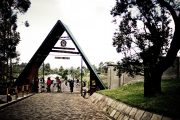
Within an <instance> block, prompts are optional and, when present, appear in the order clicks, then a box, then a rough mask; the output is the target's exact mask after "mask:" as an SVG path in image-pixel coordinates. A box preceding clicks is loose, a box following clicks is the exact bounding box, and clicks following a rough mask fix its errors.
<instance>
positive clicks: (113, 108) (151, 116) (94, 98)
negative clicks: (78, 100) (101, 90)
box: [90, 93, 173, 120]
mask: <svg viewBox="0 0 180 120" xmlns="http://www.w3.org/2000/svg"><path fill="white" fill-rule="evenodd" d="M90 101H91V102H92V103H94V104H96V106H98V107H99V108H100V109H101V110H102V111H103V112H105V113H107V114H108V115H110V116H111V117H113V118H114V119H116V120H173V119H172V118H169V117H166V116H163V115H158V114H155V113H151V112H148V111H144V110H141V109H138V108H135V107H131V106H129V105H127V104H124V103H122V102H119V101H116V100H113V99H111V98H109V97H107V96H104V95H101V94H98V93H93V94H92V95H91V96H90Z"/></svg>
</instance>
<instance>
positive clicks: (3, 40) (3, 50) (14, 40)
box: [0, 0, 31, 79]
mask: <svg viewBox="0 0 180 120" xmlns="http://www.w3.org/2000/svg"><path fill="white" fill-rule="evenodd" d="M30 4H31V3H30V1H29V0H1V1H0V64H1V67H2V70H1V72H0V76H1V79H7V78H8V75H7V74H8V73H10V75H9V76H10V77H11V75H12V59H14V58H17V57H18V56H19V54H18V53H17V51H16V46H17V45H18V43H19V41H20V35H19V32H17V31H16V29H17V24H16V22H17V15H18V14H19V13H25V12H26V11H27V10H28V8H29V7H30ZM26 25H28V24H27V22H26Z"/></svg>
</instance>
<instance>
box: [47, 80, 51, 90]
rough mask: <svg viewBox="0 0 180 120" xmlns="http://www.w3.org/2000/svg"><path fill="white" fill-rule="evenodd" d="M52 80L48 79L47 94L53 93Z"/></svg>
mask: <svg viewBox="0 0 180 120" xmlns="http://www.w3.org/2000/svg"><path fill="white" fill-rule="evenodd" d="M51 84H52V80H51V78H50V77H48V78H47V92H51Z"/></svg>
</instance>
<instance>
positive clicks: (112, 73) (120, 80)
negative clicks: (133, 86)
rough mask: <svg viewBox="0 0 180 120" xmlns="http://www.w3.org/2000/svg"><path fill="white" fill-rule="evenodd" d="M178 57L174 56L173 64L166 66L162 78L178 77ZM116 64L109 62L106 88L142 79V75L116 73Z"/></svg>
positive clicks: (179, 67)
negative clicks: (131, 75)
mask: <svg viewBox="0 0 180 120" xmlns="http://www.w3.org/2000/svg"><path fill="white" fill-rule="evenodd" d="M179 64H180V58H179V57H178V58H176V60H175V61H174V65H173V66H171V67H170V68H168V69H167V70H166V71H165V72H164V73H163V76H162V79H176V78H177V79H178V78H179V75H180V65H179ZM115 66H117V65H116V64H109V65H108V71H107V83H108V88H109V89H112V88H117V87H119V86H122V85H124V84H127V83H131V82H137V81H144V76H140V75H136V76H135V77H134V78H133V77H130V76H128V75H127V74H126V73H123V74H122V75H121V76H120V77H119V76H118V75H117V70H115Z"/></svg>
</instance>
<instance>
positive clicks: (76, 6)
mask: <svg viewBox="0 0 180 120" xmlns="http://www.w3.org/2000/svg"><path fill="white" fill-rule="evenodd" d="M114 4H115V1H114V0H31V7H30V8H29V10H28V12H27V13H25V15H21V16H19V19H18V21H19V23H18V25H19V27H18V31H19V32H20V36H21V42H20V44H19V45H18V51H19V52H20V54H21V55H20V62H28V61H29V60H30V59H31V57H32V56H33V54H34V53H35V52H36V50H37V49H38V48H39V46H40V45H41V44H42V42H43V41H44V39H45V38H46V36H47V35H48V33H49V32H50V30H51V29H52V27H53V26H54V25H55V23H56V22H57V20H61V21H62V22H63V23H65V24H66V25H67V26H68V27H69V28H70V30H71V32H72V33H73V35H74V36H75V38H76V40H77V42H78V44H79V45H80V46H81V48H82V50H83V51H84V53H85V54H86V56H87V58H88V59H89V61H90V62H91V64H95V65H98V64H99V63H100V62H101V61H102V62H106V61H113V62H117V61H118V60H120V59H121V57H120V55H119V54H118V53H117V52H116V49H115V48H114V47H113V46H112V37H113V33H114V30H115V25H114V24H113V23H112V22H111V21H112V20H113V18H112V16H111V15H110V10H111V9H112V7H113V6H114ZM25 20H28V21H29V23H30V26H29V27H28V28H26V27H24V25H23V23H22V22H23V21H25ZM68 44H70V43H67V46H68ZM57 45H59V43H57ZM54 57H55V55H54V54H53V53H52V54H50V55H49V56H48V57H47V58H46V60H45V63H47V62H48V63H50V64H51V67H52V68H55V67H57V68H59V67H60V66H63V67H71V66H74V67H77V66H80V56H76V57H74V56H71V58H70V60H59V59H54Z"/></svg>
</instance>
